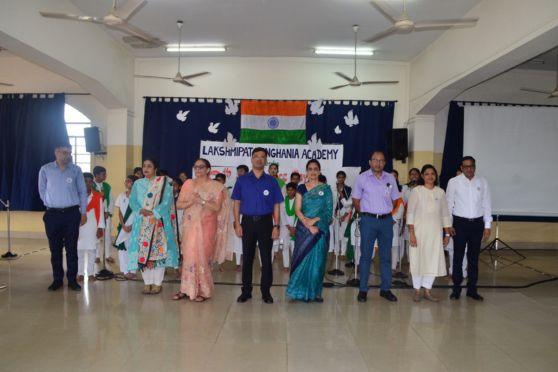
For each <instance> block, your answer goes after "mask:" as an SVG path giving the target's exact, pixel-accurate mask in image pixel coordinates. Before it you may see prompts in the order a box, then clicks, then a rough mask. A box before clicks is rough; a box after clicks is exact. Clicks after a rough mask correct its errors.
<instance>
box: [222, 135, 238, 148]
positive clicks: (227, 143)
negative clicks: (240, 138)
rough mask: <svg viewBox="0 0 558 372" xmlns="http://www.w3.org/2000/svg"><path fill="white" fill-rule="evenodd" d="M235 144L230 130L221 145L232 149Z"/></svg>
mask: <svg viewBox="0 0 558 372" xmlns="http://www.w3.org/2000/svg"><path fill="white" fill-rule="evenodd" d="M235 146H236V138H234V136H233V135H232V133H231V132H227V138H225V140H224V141H223V147H224V148H226V149H234V147H235Z"/></svg>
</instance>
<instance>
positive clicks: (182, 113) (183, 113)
mask: <svg viewBox="0 0 558 372" xmlns="http://www.w3.org/2000/svg"><path fill="white" fill-rule="evenodd" d="M189 113H190V110H188V111H182V110H180V111H178V114H176V118H177V119H178V120H179V121H181V122H183V123H184V122H185V121H186V119H188V114H189Z"/></svg>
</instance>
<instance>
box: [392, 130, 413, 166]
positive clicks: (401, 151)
mask: <svg viewBox="0 0 558 372" xmlns="http://www.w3.org/2000/svg"><path fill="white" fill-rule="evenodd" d="M391 151H392V155H393V158H394V159H396V160H403V161H405V159H407V156H409V148H408V140H407V128H397V129H392V130H391Z"/></svg>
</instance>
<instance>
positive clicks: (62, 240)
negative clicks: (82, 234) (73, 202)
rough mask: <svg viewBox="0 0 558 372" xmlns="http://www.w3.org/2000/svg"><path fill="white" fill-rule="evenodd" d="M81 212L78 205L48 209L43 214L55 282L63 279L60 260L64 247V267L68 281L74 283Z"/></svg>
mask: <svg viewBox="0 0 558 372" xmlns="http://www.w3.org/2000/svg"><path fill="white" fill-rule="evenodd" d="M80 219H81V214H80V212H79V207H72V208H66V209H61V210H58V209H48V210H47V211H46V212H45V214H44V216H43V221H44V223H45V230H46V234H47V237H48V245H49V247H50V263H51V265H52V276H53V278H54V282H55V283H62V282H63V281H64V267H63V262H62V260H63V259H64V256H63V252H62V250H63V248H64V246H65V247H66V267H67V269H68V272H67V278H68V283H75V282H76V279H77V278H76V276H77V266H78V257H77V242H78V237H79V224H80Z"/></svg>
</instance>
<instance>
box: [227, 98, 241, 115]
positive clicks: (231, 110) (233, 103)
mask: <svg viewBox="0 0 558 372" xmlns="http://www.w3.org/2000/svg"><path fill="white" fill-rule="evenodd" d="M225 103H226V104H227V105H226V106H225V114H227V115H236V114H237V113H238V104H239V103H240V101H239V100H232V99H230V98H227V99H226V100H225Z"/></svg>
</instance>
